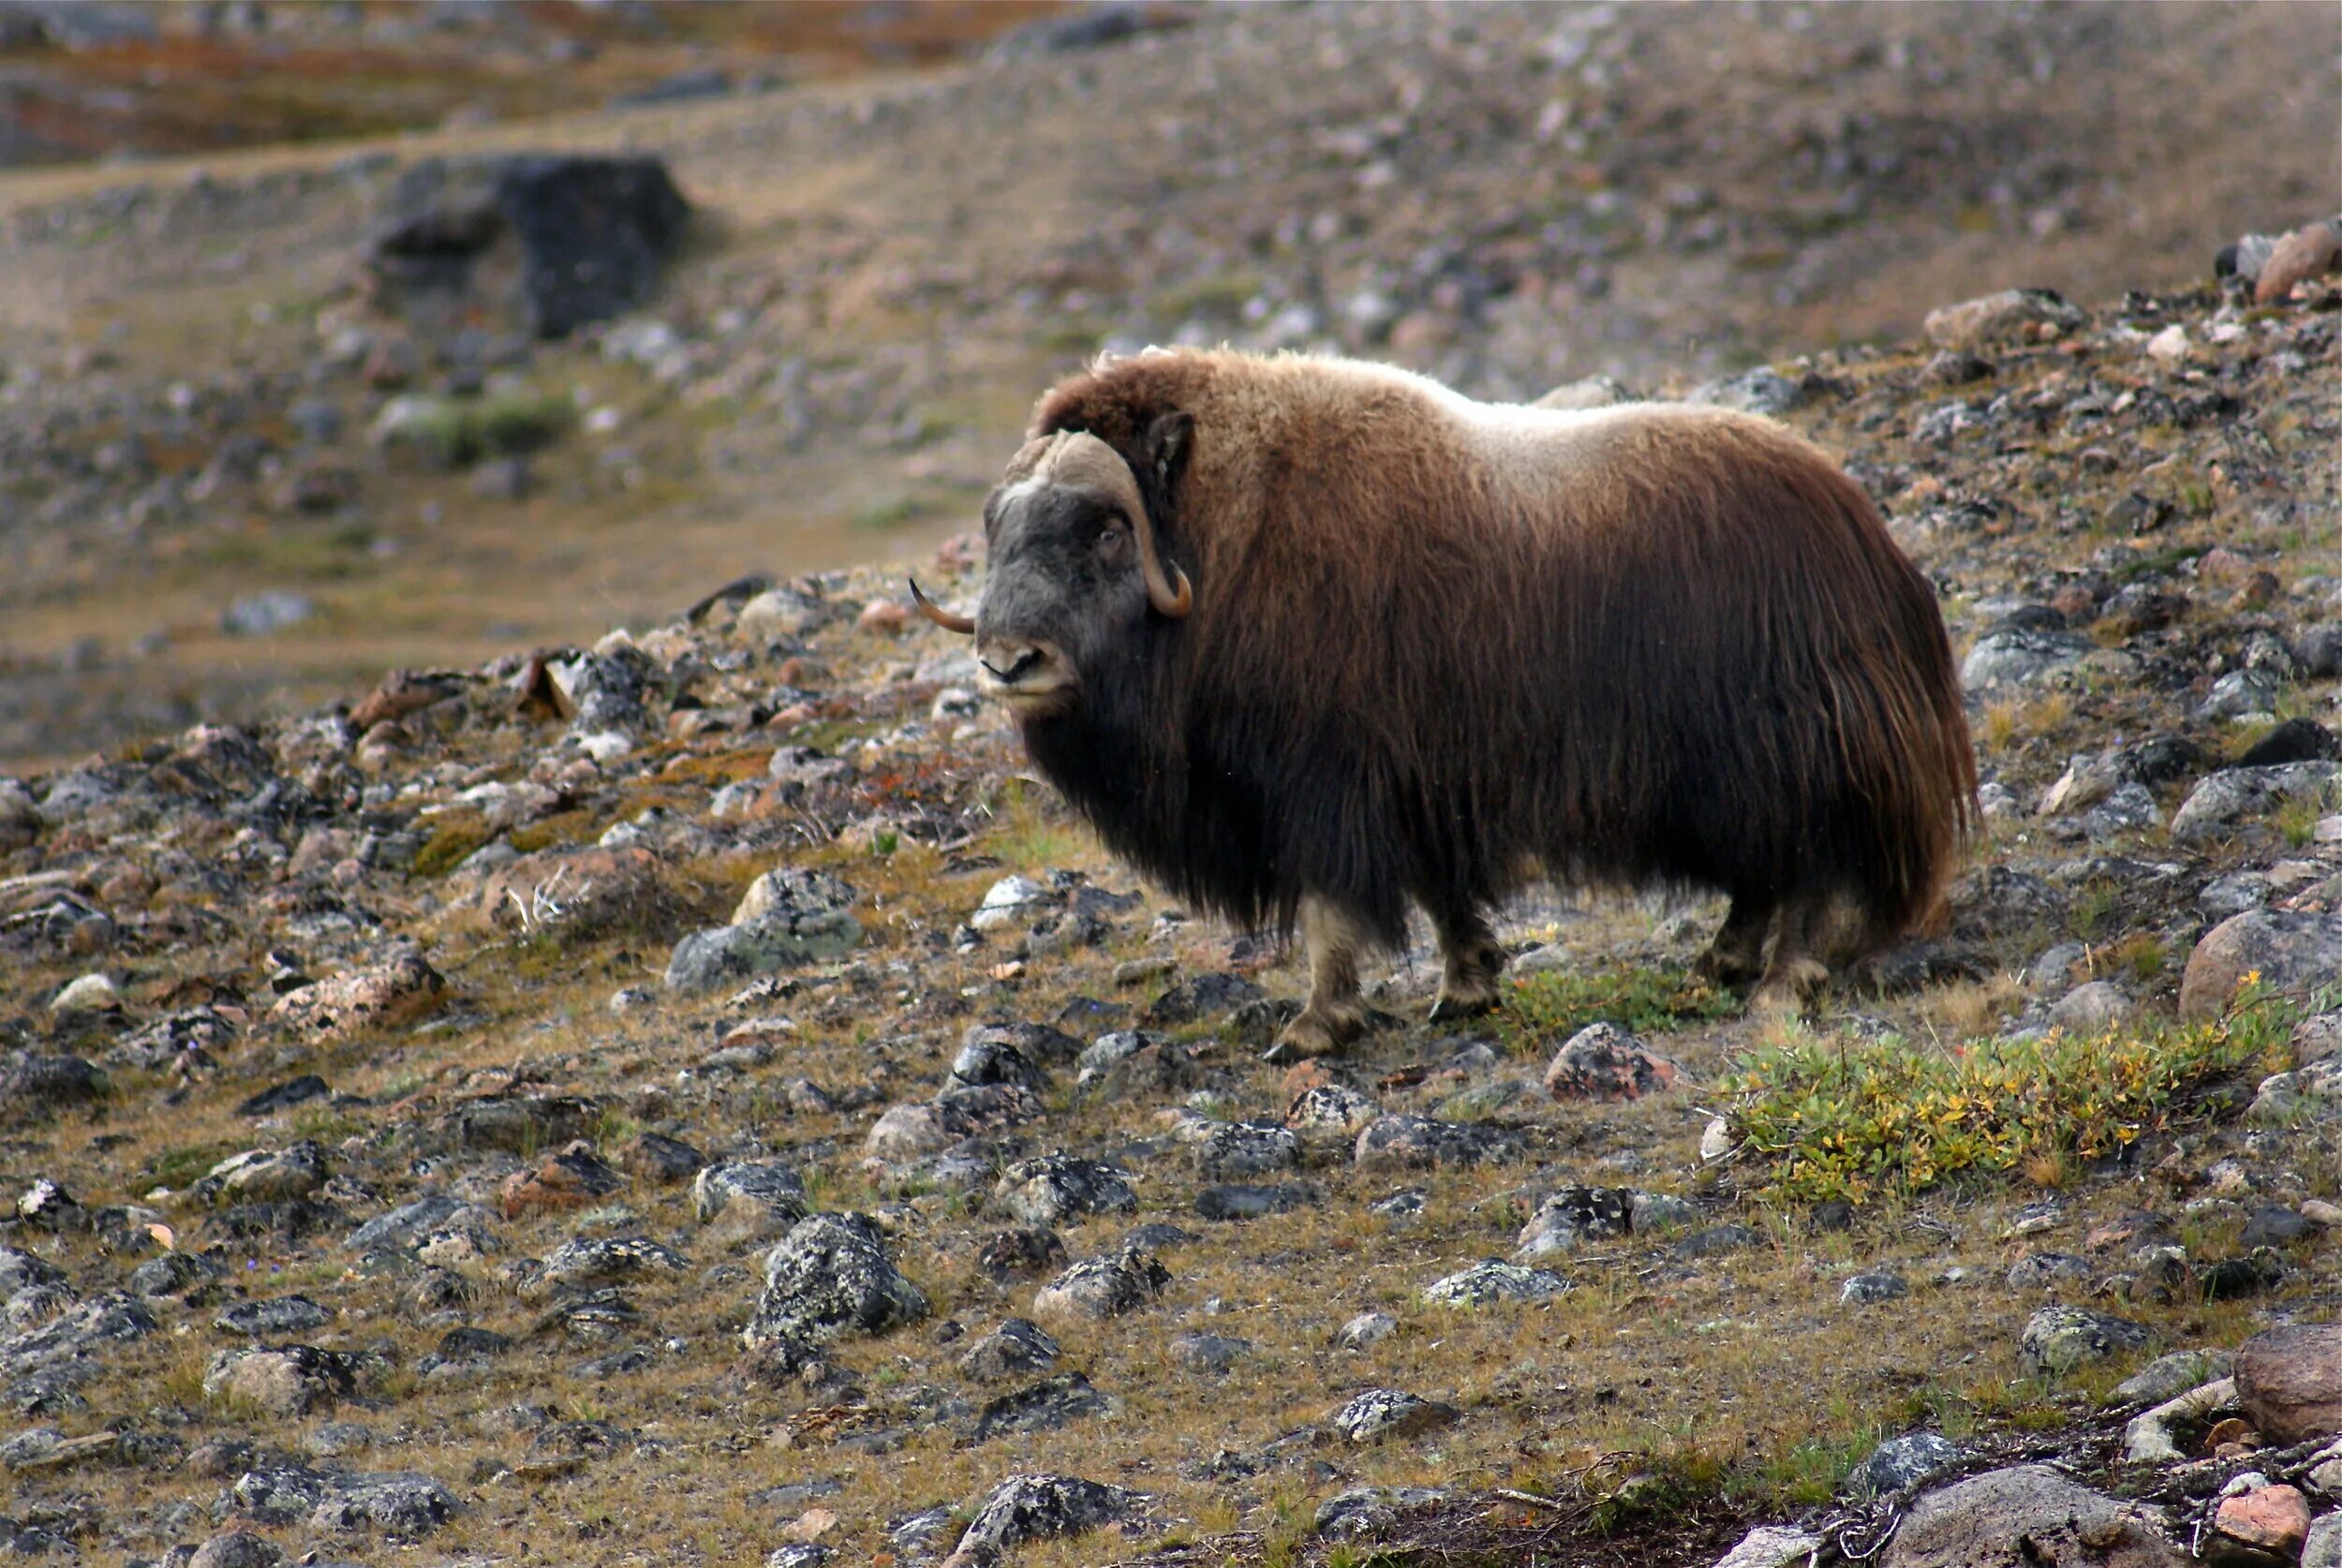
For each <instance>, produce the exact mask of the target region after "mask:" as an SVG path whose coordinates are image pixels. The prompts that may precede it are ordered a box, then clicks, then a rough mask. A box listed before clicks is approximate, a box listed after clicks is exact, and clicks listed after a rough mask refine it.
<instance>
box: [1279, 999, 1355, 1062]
mask: <svg viewBox="0 0 2342 1568" xmlns="http://www.w3.org/2000/svg"><path fill="white" fill-rule="evenodd" d="M1365 1032H1366V1011H1365V1009H1363V1008H1360V1009H1357V1010H1356V1011H1352V1012H1341V1013H1335V1012H1332V1011H1328V1010H1321V1009H1318V1008H1314V1007H1308V1008H1303V1009H1302V1010H1301V1015H1300V1016H1299V1017H1297V1018H1296V1019H1294V1020H1293V1022H1291V1023H1290V1024H1287V1025H1286V1026H1285V1027H1284V1030H1283V1032H1282V1033H1281V1034H1279V1035H1278V1036H1277V1043H1276V1044H1274V1045H1272V1046H1270V1047H1269V1048H1268V1051H1267V1055H1266V1056H1264V1057H1263V1058H1262V1059H1263V1060H1264V1061H1268V1062H1272V1063H1273V1062H1289V1061H1299V1060H1301V1059H1302V1058H1305V1057H1330V1056H1332V1055H1334V1054H1335V1053H1336V1052H1338V1051H1340V1050H1341V1048H1342V1047H1343V1046H1344V1045H1347V1044H1349V1043H1351V1042H1352V1041H1354V1040H1356V1039H1357V1037H1358V1036H1360V1035H1362V1034H1364V1033H1365Z"/></svg>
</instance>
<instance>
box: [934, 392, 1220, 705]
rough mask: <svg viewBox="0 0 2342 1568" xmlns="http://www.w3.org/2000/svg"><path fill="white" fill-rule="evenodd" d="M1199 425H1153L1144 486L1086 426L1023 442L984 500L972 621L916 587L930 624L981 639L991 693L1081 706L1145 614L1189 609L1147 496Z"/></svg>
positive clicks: (1172, 418) (1186, 590)
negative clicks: (981, 567)
mask: <svg viewBox="0 0 2342 1568" xmlns="http://www.w3.org/2000/svg"><path fill="white" fill-rule="evenodd" d="M1191 425H1192V421H1191V420H1190V418H1189V416H1187V415H1185V414H1167V415H1165V416H1164V417H1163V418H1161V419H1159V420H1157V421H1155V422H1154V423H1153V424H1152V425H1151V426H1150V427H1149V430H1148V432H1147V435H1146V437H1145V453H1146V455H1145V457H1144V458H1143V459H1142V460H1141V461H1142V463H1143V464H1144V465H1145V466H1146V471H1147V479H1148V481H1149V482H1148V483H1142V482H1141V479H1140V475H1139V474H1138V473H1137V472H1134V470H1133V468H1132V466H1131V465H1130V464H1129V463H1128V462H1125V461H1124V460H1123V457H1122V454H1121V453H1119V452H1118V451H1115V450H1114V448H1112V447H1110V446H1108V445H1107V444H1106V443H1105V442H1104V441H1102V440H1100V439H1099V438H1098V437H1097V436H1092V435H1089V434H1088V433H1087V432H1083V431H1071V430H1068V431H1059V432H1058V433H1056V434H1055V435H1050V436H1041V437H1039V438H1037V439H1035V440H1032V441H1029V442H1027V443H1026V444H1025V447H1024V450H1023V451H1019V452H1018V453H1017V454H1016V456H1015V458H1014V459H1013V460H1012V461H1011V462H1010V463H1009V466H1008V471H1007V472H1006V473H1005V474H1003V475H1002V476H1001V483H1000V486H999V488H997V489H995V490H994V491H993V492H992V496H991V498H990V499H989V500H987V501H986V503H985V507H984V537H985V544H986V555H987V557H988V559H989V562H990V565H989V568H988V570H987V571H986V578H985V585H984V598H983V600H982V602H981V603H980V604H979V605H978V606H977V609H976V614H975V616H974V618H973V619H970V618H969V617H967V616H964V615H954V614H950V613H948V612H946V611H943V610H941V609H938V608H937V607H936V606H935V605H934V604H932V603H930V602H928V600H927V598H926V595H924V594H922V593H920V592H919V585H918V584H916V583H913V584H912V585H911V591H912V597H913V598H914V599H916V600H917V601H918V604H919V608H920V611H921V613H922V614H925V615H926V617H927V618H928V619H929V620H931V621H934V622H935V623H936V624H937V625H938V626H941V627H944V628H946V629H950V630H953V631H957V632H962V633H968V632H972V633H973V634H974V635H975V639H976V661H977V664H978V666H979V667H980V669H981V670H982V672H983V673H982V674H981V676H980V677H979V679H980V680H981V681H982V683H983V686H984V688H985V690H986V691H987V692H988V693H990V694H991V695H992V696H995V697H997V698H999V699H1000V700H1001V701H1002V702H1004V703H1007V704H1008V705H1009V707H1010V708H1011V709H1012V710H1013V711H1014V712H1015V713H1016V714H1017V716H1018V717H1044V716H1046V715H1050V714H1060V713H1066V712H1070V711H1072V710H1074V709H1075V708H1077V707H1079V706H1080V705H1081V702H1082V694H1083V688H1084V683H1085V680H1086V679H1095V678H1097V677H1099V676H1100V675H1101V674H1102V673H1104V672H1105V671H1106V670H1108V669H1110V668H1111V667H1112V666H1114V665H1115V664H1116V663H1117V662H1119V661H1122V660H1126V659H1128V658H1130V657H1131V656H1132V653H1133V652H1134V649H1135V648H1136V647H1137V646H1139V645H1140V643H1141V642H1142V634H1143V631H1144V628H1145V623H1146V620H1147V617H1148V616H1149V615H1150V614H1151V615H1161V616H1164V617H1165V618H1167V619H1173V620H1176V619H1178V618H1179V617H1181V616H1184V615H1185V614H1187V613H1188V612H1189V610H1190V609H1191V608H1192V607H1193V603H1194V593H1193V589H1192V588H1191V587H1190V586H1189V584H1188V581H1187V574H1186V573H1185V572H1183V571H1181V570H1179V569H1178V566H1177V565H1176V564H1173V563H1168V562H1166V561H1164V558H1163V556H1162V555H1161V553H1160V550H1159V548H1158V546H1157V541H1156V538H1155V525H1154V519H1153V518H1152V517H1151V516H1150V515H1149V509H1148V503H1147V496H1148V494H1149V491H1151V493H1152V494H1153V495H1154V496H1156V497H1158V504H1160V499H1161V497H1164V496H1168V495H1169V494H1170V493H1171V488H1172V484H1173V482H1174V481H1176V479H1177V478H1178V470H1179V466H1180V464H1181V462H1182V460H1183V459H1184V456H1185V453H1186V450H1187V441H1188V435H1189V430H1190V427H1191Z"/></svg>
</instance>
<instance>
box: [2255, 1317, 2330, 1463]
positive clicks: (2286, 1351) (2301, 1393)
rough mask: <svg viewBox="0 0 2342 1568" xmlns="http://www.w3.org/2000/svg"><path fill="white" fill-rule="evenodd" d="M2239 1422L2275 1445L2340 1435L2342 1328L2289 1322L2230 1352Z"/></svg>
mask: <svg viewBox="0 0 2342 1568" xmlns="http://www.w3.org/2000/svg"><path fill="white" fill-rule="evenodd" d="M2235 1377H2236V1397H2237V1401H2238V1403H2239V1404H2241V1405H2242V1406H2243V1407H2244V1412H2245V1419H2246V1420H2247V1421H2250V1422H2251V1423H2252V1424H2253V1426H2254V1427H2255V1428H2256V1429H2257V1430H2258V1431H2259V1432H2260V1435H2261V1436H2262V1437H2263V1438H2265V1439H2266V1440H2267V1441H2268V1442H2272V1443H2275V1444H2284V1443H2292V1442H2305V1441H2307V1440H2309V1439H2311V1438H2319V1437H2324V1436H2326V1435H2328V1434H2329V1433H2336V1432H2342V1324H2291V1325H2290V1326H2287V1327H2284V1328H2273V1329H2269V1330H2267V1331H2266V1332H2264V1333H2260V1334H2256V1335H2254V1336H2253V1337H2252V1338H2251V1339H2247V1340H2246V1341H2245V1342H2244V1343H2243V1344H2242V1345H2240V1346H2238V1347H2237V1350H2236V1372H2235Z"/></svg>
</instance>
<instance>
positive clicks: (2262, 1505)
mask: <svg viewBox="0 0 2342 1568" xmlns="http://www.w3.org/2000/svg"><path fill="white" fill-rule="evenodd" d="M2212 1529H2213V1533H2214V1538H2213V1539H2212V1540H2210V1541H2207V1542H2205V1543H2204V1548H2205V1549H2204V1555H2205V1556H2206V1557H2208V1558H2213V1559H2217V1558H2219V1557H2220V1556H2222V1555H2223V1554H2222V1553H2221V1551H2220V1546H2222V1545H2223V1544H2224V1543H2223V1539H2222V1538H2225V1540H2226V1541H2227V1542H2233V1543H2234V1544H2235V1545H2237V1546H2246V1547H2250V1548H2252V1549H2253V1550H2255V1551H2260V1552H2267V1553H2270V1554H2272V1555H2273V1556H2275V1558H2276V1559H2277V1560H2278V1561H2283V1562H2292V1561H2298V1560H2299V1559H2300V1557H2301V1553H2302V1543H2303V1541H2305V1540H2306V1539H2307V1538H2308V1535H2309V1501H2308V1500H2307V1499H2305V1498H2304V1497H2303V1496H2302V1494H2301V1493H2299V1492H2297V1491H2295V1490H2294V1489H2293V1488H2292V1487H2261V1488H2260V1490H2259V1491H2257V1492H2244V1493H2241V1494H2239V1495H2238V1496H2235V1497H2231V1498H2227V1499H2225V1500H2223V1501H2221V1503H2220V1511H2219V1512H2218V1513H2217V1514H2216V1515H2214V1516H2213V1519H2212Z"/></svg>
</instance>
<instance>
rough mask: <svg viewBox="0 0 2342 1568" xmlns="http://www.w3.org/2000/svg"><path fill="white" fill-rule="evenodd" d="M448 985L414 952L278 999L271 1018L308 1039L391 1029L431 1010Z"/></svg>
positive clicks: (412, 1020)
mask: <svg viewBox="0 0 2342 1568" xmlns="http://www.w3.org/2000/svg"><path fill="white" fill-rule="evenodd" d="M446 993H447V981H446V979H445V978H444V977H442V976H441V975H440V973H439V971H438V970H437V969H433V968H432V967H431V966H430V965H429V964H427V963H425V962H424V961H423V958H422V954H419V953H408V954H401V955H400V956H398V957H396V958H393V959H392V960H391V961H390V962H388V963H385V964H377V965H375V966H373V967H371V968H368V969H353V970H351V971H349V972H348V973H347V974H341V975H336V976H334V978H333V979H331V980H320V981H319V982H318V983H317V984H314V985H304V986H303V987H302V988H301V989H300V990H298V991H294V992H291V993H290V994H289V995H287V996H285V997H283V998H280V999H279V1000H278V1001H277V1003H276V1005H275V1006H274V1008H272V1009H270V1010H269V1016H270V1018H271V1019H272V1020H274V1022H276V1023H277V1024H279V1025H281V1026H282V1027H284V1028H287V1029H289V1030H292V1031H294V1032H296V1033H299V1034H303V1035H307V1036H310V1037H312V1038H321V1039H339V1038H342V1037H344V1036H347V1035H350V1034H355V1033H357V1032H358V1031H360V1030H362V1029H370V1028H372V1029H383V1028H396V1027H397V1026H399V1025H401V1024H408V1023H412V1022H414V1021H415V1020H416V1019H418V1018H421V1017H422V1016H424V1015H425V1014H427V1013H431V1012H432V1011H434V1010H435V1009H436V1008H437V1006H438V1005H439V1001H440V998H442V997H444V996H445V995H446Z"/></svg>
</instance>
